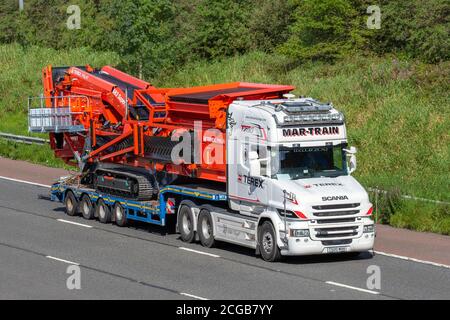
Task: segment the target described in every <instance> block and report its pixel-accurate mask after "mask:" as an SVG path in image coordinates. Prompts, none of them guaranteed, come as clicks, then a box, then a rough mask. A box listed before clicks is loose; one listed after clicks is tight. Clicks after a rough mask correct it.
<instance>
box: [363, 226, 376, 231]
mask: <svg viewBox="0 0 450 320" xmlns="http://www.w3.org/2000/svg"><path fill="white" fill-rule="evenodd" d="M374 231H375V225H373V224H368V225H366V226H364V233H372V232H374Z"/></svg>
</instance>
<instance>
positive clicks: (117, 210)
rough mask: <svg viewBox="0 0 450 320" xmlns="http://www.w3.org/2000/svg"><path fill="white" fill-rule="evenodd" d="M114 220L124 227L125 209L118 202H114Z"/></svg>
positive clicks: (125, 221) (125, 219) (125, 220)
mask: <svg viewBox="0 0 450 320" xmlns="http://www.w3.org/2000/svg"><path fill="white" fill-rule="evenodd" d="M113 215H114V221H116V224H117V225H118V226H119V227H125V226H126V225H127V223H128V221H127V214H126V213H125V209H124V208H123V207H122V205H121V204H120V203H119V202H116V203H115V204H114V208H113Z"/></svg>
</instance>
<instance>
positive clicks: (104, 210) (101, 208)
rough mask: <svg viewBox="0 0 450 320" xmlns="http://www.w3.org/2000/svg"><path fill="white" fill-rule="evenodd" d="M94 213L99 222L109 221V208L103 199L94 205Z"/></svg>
mask: <svg viewBox="0 0 450 320" xmlns="http://www.w3.org/2000/svg"><path fill="white" fill-rule="evenodd" d="M95 213H96V214H97V216H98V220H99V221H100V222H101V223H108V222H110V221H111V210H110V209H109V207H108V205H107V204H106V203H105V201H103V199H100V200H98V202H97V205H96V206H95Z"/></svg>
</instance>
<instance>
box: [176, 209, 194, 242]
mask: <svg viewBox="0 0 450 320" xmlns="http://www.w3.org/2000/svg"><path fill="white" fill-rule="evenodd" d="M178 219H179V222H178V223H179V230H180V235H181V240H183V241H184V242H189V243H190V242H193V241H194V239H195V232H194V218H193V217H192V212H191V208H190V207H189V206H187V205H183V206H182V207H181V208H180V214H179V216H178Z"/></svg>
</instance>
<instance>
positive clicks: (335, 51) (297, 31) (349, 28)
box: [280, 0, 365, 60]
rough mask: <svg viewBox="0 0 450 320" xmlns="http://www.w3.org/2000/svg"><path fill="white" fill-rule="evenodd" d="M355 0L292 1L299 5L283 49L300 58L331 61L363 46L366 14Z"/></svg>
mask: <svg viewBox="0 0 450 320" xmlns="http://www.w3.org/2000/svg"><path fill="white" fill-rule="evenodd" d="M358 2H359V1H358ZM355 3H356V1H350V0H322V1H315V0H293V4H294V5H296V8H295V11H294V22H293V24H292V25H291V27H290V33H291V34H290V37H289V39H288V41H286V43H284V44H283V45H282V46H281V47H280V51H281V52H282V53H284V54H286V55H288V56H290V57H293V58H296V59H300V60H305V59H326V60H330V59H335V58H338V57H340V56H342V55H344V54H346V53H348V52H349V51H351V50H352V49H353V48H358V47H360V46H362V44H363V43H364V36H363V34H364V32H365V31H364V28H362V27H361V24H362V23H361V22H362V18H363V15H362V14H361V12H360V11H359V10H358V9H357V6H356V5H355Z"/></svg>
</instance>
